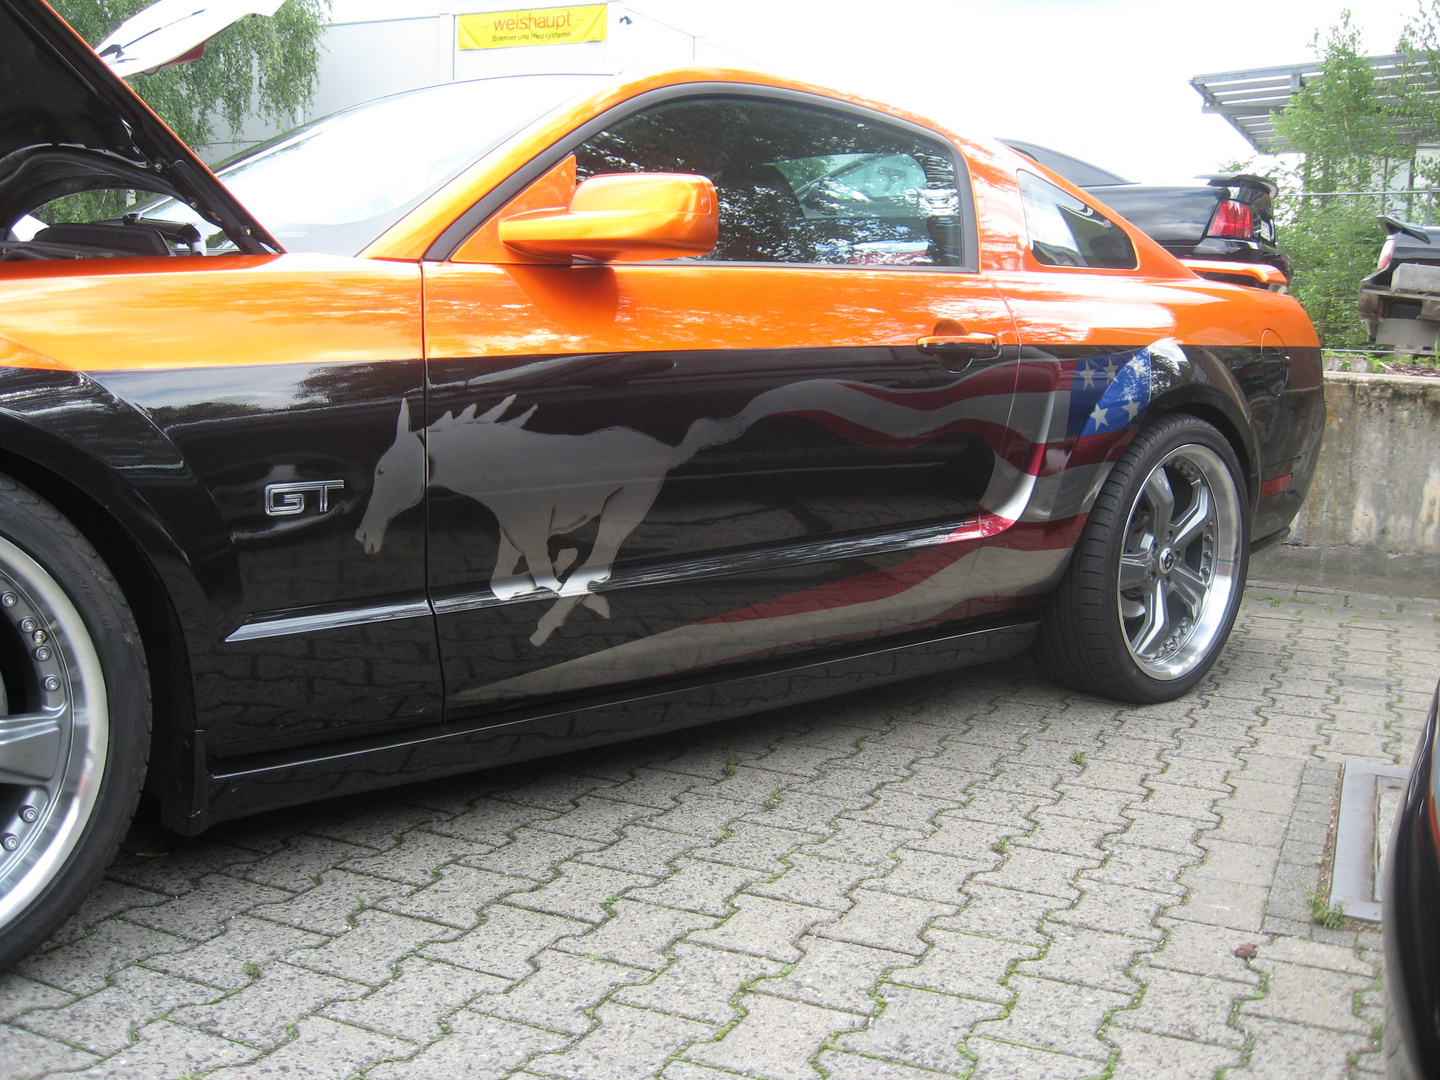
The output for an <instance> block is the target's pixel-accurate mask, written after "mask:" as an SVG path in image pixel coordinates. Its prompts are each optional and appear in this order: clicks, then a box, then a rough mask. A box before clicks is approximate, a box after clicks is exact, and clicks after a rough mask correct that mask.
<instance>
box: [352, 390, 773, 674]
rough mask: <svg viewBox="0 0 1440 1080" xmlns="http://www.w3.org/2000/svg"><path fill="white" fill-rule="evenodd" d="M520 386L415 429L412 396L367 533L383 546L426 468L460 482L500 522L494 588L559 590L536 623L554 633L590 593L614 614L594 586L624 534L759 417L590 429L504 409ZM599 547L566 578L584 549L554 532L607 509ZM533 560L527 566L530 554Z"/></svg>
mask: <svg viewBox="0 0 1440 1080" xmlns="http://www.w3.org/2000/svg"><path fill="white" fill-rule="evenodd" d="M514 402H515V395H514V394H511V395H510V396H509V397H507V398H505V399H504V400H503V401H501V402H500V404H498V405H496V406H495V407H494V408H492V409H489V410H488V411H486V412H483V413H480V414H479V415H477V414H476V408H477V406H475V405H471V406H470V407H469V408H467V409H465V410H464V411H462V412H461V413H460V414H459V415H458V416H457V415H452V414H450V413H448V412H447V413H446V414H445V415H444V416H442V417H440V418H439V419H438V420H436V421H435V422H434V423H433V424H431V425H430V426H429V427H428V428H425V429H423V431H412V430H411V429H410V406H409V403H408V402H406V401H403V400H402V401H401V403H400V416H399V418H398V420H397V422H396V425H395V443H394V445H393V446H391V447H390V449H389V450H387V451H385V453H384V455H383V456H382V457H381V458H380V462H379V464H378V465H377V466H376V468H375V484H374V490H373V493H372V494H371V496H370V503H369V505H368V506H367V507H366V509H365V517H364V518H363V520H362V521H361V522H360V527H359V529H357V530H356V532H355V538H356V539H357V540H359V541H360V542H361V543H362V544H363V545H364V546H365V550H366V552H368V553H369V554H372V555H373V554H374V553H375V552H377V551H379V550H380V546H381V544H382V543H383V542H384V539H385V530H386V528H387V527H388V526H389V524H390V522H391V520H393V519H394V517H395V515H396V514H398V513H400V512H401V511H402V510H406V509H409V508H410V507H411V506H414V505H415V504H416V503H418V502H419V501H420V486H419V485H417V484H415V483H414V478H415V477H417V476H424V475H425V464H426V457H427V455H428V457H429V463H430V471H429V486H430V487H443V488H448V489H449V490H450V491H453V492H456V493H457V494H459V495H465V496H468V497H469V498H471V499H474V500H475V501H476V502H478V503H480V504H481V505H483V506H484V507H486V509H488V510H489V511H490V512H491V513H492V514H494V515H495V519H496V521H497V522H498V523H499V525H500V550H499V554H498V557H497V558H496V560H495V570H494V573H493V574H492V575H491V577H490V588H491V590H492V591H493V592H494V593H495V595H496V596H497V597H498V598H500V599H501V600H509V599H512V598H515V597H520V596H524V595H528V594H544V593H550V594H552V595H554V596H556V597H557V600H556V602H555V604H554V605H552V606H551V608H550V609H549V610H548V611H547V612H545V614H544V615H542V616H541V618H540V624H539V626H538V627H536V629H535V633H534V634H532V635H531V637H530V642H531V644H533V645H537V646H538V645H543V644H544V643H545V641H546V640H547V639H548V638H549V637H550V635H551V634H553V633H554V632H555V631H556V629H558V628H559V627H560V626H561V625H562V624H563V623H564V622H565V620H566V619H567V618H569V616H570V613H571V612H572V611H573V610H574V608H575V606H576V604H583V605H584V606H585V607H587V608H589V609H590V610H591V611H594V612H595V613H596V614H597V615H600V616H601V617H603V618H607V619H608V618H609V617H610V604H609V601H608V600H607V599H606V598H605V597H604V596H602V595H600V594H599V593H596V592H592V591H591V590H592V589H593V588H594V587H595V586H597V585H599V584H601V583H603V582H605V581H606V580H608V579H609V577H610V568H611V565H612V564H613V563H614V560H615V556H616V554H617V553H618V552H619V550H620V545H621V544H623V543H624V542H625V538H626V537H628V536H629V535H630V533H631V532H633V531H634V529H635V526H637V525H639V524H640V522H641V521H643V520H644V519H645V515H646V514H647V513H649V511H650V507H651V505H652V504H653V503H654V502H655V497H656V496H657V495H658V494H659V493H660V485H661V484H663V483H664V482H665V477H666V475H667V474H668V473H669V472H670V471H671V470H672V469H674V468H676V467H677V466H680V465H683V464H685V462H687V461H689V460H690V459H691V458H692V457H694V456H695V455H696V454H697V453H699V452H700V451H701V450H703V449H705V448H706V447H707V446H716V445H718V444H720V443H725V442H729V441H731V440H733V439H736V438H738V437H739V436H740V435H741V434H743V433H744V431H745V428H746V427H748V426H749V421H748V420H746V419H744V418H742V417H739V416H737V417H733V418H731V419H729V420H709V419H703V418H702V419H699V420H696V421H695V422H694V423H692V424H691V425H690V429H689V430H688V431H687V432H686V434H685V437H684V438H683V439H682V440H681V441H680V444H679V445H678V446H670V445H668V444H666V443H663V442H661V441H660V440H659V439H655V438H652V437H651V436H649V435H646V434H645V433H644V432H641V431H635V430H634V429H632V428H624V427H611V428H603V429H601V430H600V431H592V432H590V433H588V434H585V435H553V434H546V433H543V432H536V431H530V430H528V429H527V428H526V427H525V424H526V422H527V421H528V420H529V419H530V417H531V416H533V415H534V413H535V408H536V407H535V406H533V405H532V406H531V407H530V408H529V409H526V410H525V411H524V412H523V413H520V414H519V415H517V416H514V417H512V418H511V419H509V420H502V419H501V417H502V416H504V415H505V413H506V411H507V410H508V409H509V408H510V406H511V405H513V404H514ZM597 520H598V522H599V525H598V527H597V531H596V534H595V541H594V543H593V544H592V545H591V548H590V554H589V556H588V557H587V558H586V559H585V561H584V562H583V563H582V564H581V565H579V566H577V567H575V568H574V569H573V570H571V572H570V573H569V575H567V576H565V577H564V578H563V579H562V577H561V575H563V574H565V571H566V570H568V569H570V567H571V564H572V563H573V562H574V561H575V559H576V557H577V556H578V554H579V552H578V550H577V549H576V548H573V547H567V548H563V549H561V551H560V552H559V553H558V554H557V555H556V556H555V557H554V558H553V559H552V558H551V555H550V539H551V538H552V537H555V536H564V535H566V534H568V533H572V532H574V531H575V530H576V529H579V528H581V527H583V526H584V525H587V524H588V523H590V522H591V521H597ZM522 559H523V560H524V561H525V572H524V573H521V572H519V567H520V561H521V560H522Z"/></svg>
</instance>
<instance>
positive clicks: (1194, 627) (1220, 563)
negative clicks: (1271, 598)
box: [1040, 414, 1250, 701]
mask: <svg viewBox="0 0 1440 1080" xmlns="http://www.w3.org/2000/svg"><path fill="white" fill-rule="evenodd" d="M1242 483H1243V480H1242V476H1241V470H1240V462H1239V459H1238V458H1237V457H1236V455H1235V451H1234V449H1233V448H1231V446H1230V444H1229V443H1228V442H1227V441H1226V440H1225V438H1224V436H1222V435H1221V434H1220V432H1219V431H1217V430H1216V429H1215V428H1214V427H1212V426H1211V425H1210V424H1207V423H1205V422H1204V421H1203V420H1199V419H1197V418H1195V417H1193V416H1186V415H1181V414H1172V415H1170V416H1167V417H1163V418H1162V419H1160V420H1159V421H1156V422H1155V423H1154V424H1151V425H1149V426H1147V427H1146V428H1145V429H1143V430H1142V431H1141V432H1140V434H1138V435H1137V436H1135V439H1134V441H1133V442H1132V443H1131V444H1130V446H1129V447H1128V448H1127V449H1126V451H1125V453H1124V454H1123V455H1122V456H1121V458H1120V460H1119V461H1118V462H1116V463H1115V466H1114V468H1113V469H1112V470H1111V473H1110V476H1109V477H1108V478H1107V479H1106V481H1105V485H1104V487H1103V488H1102V489H1101V492H1100V495H1099V496H1098V497H1097V499H1096V500H1095V505H1094V507H1093V508H1092V509H1091V512H1090V516H1089V519H1088V520H1087V522H1086V524H1085V530H1084V532H1083V533H1082V535H1081V538H1080V542H1079V544H1077V545H1076V548H1075V552H1074V555H1073V556H1072V558H1071V562H1070V567H1069V569H1068V570H1067V571H1066V575H1065V578H1064V580H1063V581H1062V582H1061V585H1060V587H1059V589H1057V590H1056V592H1055V594H1054V596H1053V597H1052V598H1051V600H1050V604H1049V609H1048V612H1047V618H1046V621H1045V625H1044V628H1043V630H1042V632H1041V637H1040V651H1041V655H1042V658H1043V659H1044V660H1045V661H1046V663H1047V665H1048V666H1049V667H1050V669H1051V670H1052V671H1053V672H1054V673H1055V674H1056V675H1057V676H1058V677H1059V678H1060V679H1062V680H1063V681H1065V682H1067V683H1069V684H1070V685H1072V686H1074V687H1076V688H1078V689H1082V690H1087V691H1089V692H1091V693H1095V694H1100V695H1104V696H1107V697H1115V698H1120V699H1122V700H1125V701H1168V700H1170V699H1171V698H1176V697H1179V696H1180V695H1181V694H1183V693H1185V692H1186V691H1187V690H1189V689H1190V688H1191V687H1193V686H1194V685H1195V684H1196V683H1197V682H1199V681H1200V679H1201V678H1203V677H1204V675H1205V672H1207V671H1208V670H1209V669H1210V666H1211V665H1212V664H1213V663H1214V662H1215V658H1216V657H1217V656H1219V654H1220V650H1221V649H1222V648H1223V647H1224V645H1225V641H1226V639H1227V638H1228V637H1229V635H1230V628H1231V627H1232V626H1233V625H1234V622H1235V615H1236V613H1237V611H1238V610H1239V606H1240V595H1241V591H1242V590H1243V588H1244V585H1245V573H1246V569H1247V565H1248V561H1249V552H1250V544H1249V532H1250V521H1249V513H1248V504H1247V502H1246V500H1245V497H1244V494H1243V491H1242Z"/></svg>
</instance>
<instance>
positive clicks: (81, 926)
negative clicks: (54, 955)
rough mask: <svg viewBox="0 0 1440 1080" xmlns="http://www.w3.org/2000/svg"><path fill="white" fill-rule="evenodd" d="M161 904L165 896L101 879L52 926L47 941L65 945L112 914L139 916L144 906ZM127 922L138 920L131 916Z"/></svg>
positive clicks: (80, 936)
mask: <svg viewBox="0 0 1440 1080" xmlns="http://www.w3.org/2000/svg"><path fill="white" fill-rule="evenodd" d="M164 903H166V897H165V896H163V895H158V894H156V893H154V892H151V891H150V890H148V889H136V888H132V887H131V886H129V885H122V884H120V883H119V882H116V881H101V882H100V883H99V885H97V886H96V887H95V888H94V889H92V890H91V891H90V893H89V895H87V896H86V897H85V899H84V900H83V901H81V903H80V906H79V907H78V908H77V909H76V910H75V912H74V914H72V915H71V916H70V917H69V918H68V919H66V920H65V921H64V922H62V923H61V924H60V925H59V926H57V927H56V928H55V930H54V931H53V932H52V933H51V934H50V942H49V943H54V944H58V945H68V944H70V943H71V942H73V941H79V940H80V939H81V938H83V937H87V936H88V935H90V934H92V933H94V931H95V928H96V927H97V926H99V925H100V924H101V923H103V922H104V921H105V920H107V919H110V918H112V917H113V916H116V915H124V916H127V917H129V916H132V915H139V914H140V913H141V912H142V911H144V909H145V908H147V907H152V906H155V905H158V904H164ZM131 921H132V922H141V921H142V920H140V919H135V918H132V919H131ZM47 944H48V943H47Z"/></svg>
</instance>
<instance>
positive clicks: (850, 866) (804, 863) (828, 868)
mask: <svg viewBox="0 0 1440 1080" xmlns="http://www.w3.org/2000/svg"><path fill="white" fill-rule="evenodd" d="M789 862H790V864H791V865H790V868H789V869H788V870H786V871H785V872H784V873H783V874H781V875H780V876H779V877H777V878H775V879H774V880H772V881H762V882H757V883H756V884H754V885H750V886H748V887H747V888H746V890H745V892H746V893H747V894H751V895H755V896H769V897H772V898H774V899H776V900H792V901H794V902H795V903H797V904H811V905H814V906H817V907H828V908H833V909H834V910H836V911H845V910H846V909H848V908H849V907H850V905H851V903H852V901H851V900H850V898H849V896H848V893H849V892H850V890H852V889H853V888H855V886H857V885H859V884H860V883H861V882H862V881H868V880H869V879H870V878H874V877H879V876H880V875H881V874H882V873H883V871H882V870H881V869H880V868H879V867H875V866H869V865H865V864H856V863H848V862H836V861H834V860H833V859H822V858H820V857H819V856H816V855H803V854H798V853H797V854H795V855H792V856H790V857H789Z"/></svg>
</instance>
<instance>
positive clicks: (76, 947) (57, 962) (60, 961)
mask: <svg viewBox="0 0 1440 1080" xmlns="http://www.w3.org/2000/svg"><path fill="white" fill-rule="evenodd" d="M193 945H194V943H193V942H190V941H187V940H185V939H184V938H182V937H176V936H175V935H173V934H162V933H159V932H158V931H155V930H150V929H147V928H146V927H143V926H136V925H135V924H134V923H129V922H124V921H123V920H120V919H109V920H107V921H105V922H102V923H101V924H100V925H99V926H98V927H97V928H96V929H95V932H94V933H93V934H91V935H90V936H88V937H83V938H81V939H80V940H79V941H76V942H73V943H71V944H68V945H61V946H60V947H59V948H57V949H51V950H49V951H48V952H40V953H32V954H31V955H29V956H27V957H25V958H24V959H22V960H20V961H18V962H17V963H15V964H14V965H13V966H12V968H11V970H12V971H14V972H16V973H17V974H20V975H24V976H26V977H27V978H31V979H34V980H35V981H37V982H42V983H46V984H48V985H50V986H54V987H56V988H57V989H60V990H68V991H70V992H71V993H72V994H87V993H90V992H91V991H94V990H100V989H103V988H104V986H105V984H106V979H105V977H106V976H107V975H109V974H110V973H112V972H115V971H119V970H120V969H121V968H123V967H126V966H128V965H130V964H133V963H135V962H136V961H138V960H154V961H155V962H156V963H157V964H158V963H159V962H161V960H162V958H164V957H165V956H166V955H167V954H174V953H179V952H181V950H184V949H189V948H192V947H193Z"/></svg>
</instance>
